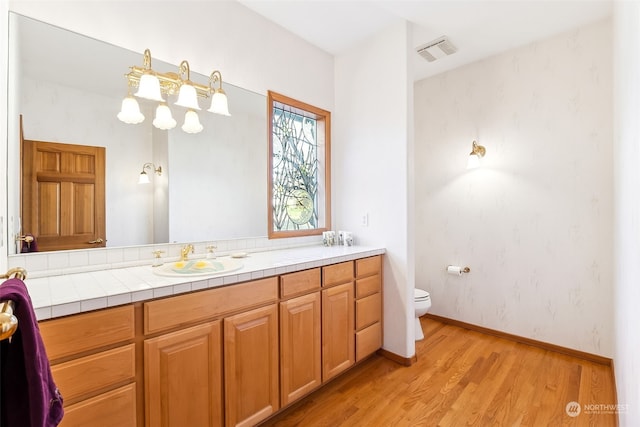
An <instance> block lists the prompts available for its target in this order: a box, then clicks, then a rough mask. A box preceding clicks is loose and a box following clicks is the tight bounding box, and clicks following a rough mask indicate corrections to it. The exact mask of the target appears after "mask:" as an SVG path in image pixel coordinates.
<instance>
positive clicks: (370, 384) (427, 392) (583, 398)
mask: <svg viewBox="0 0 640 427" xmlns="http://www.w3.org/2000/svg"><path fill="white" fill-rule="evenodd" d="M422 325H423V330H424V334H425V339H424V340H422V341H418V342H416V354H417V357H418V361H417V362H416V363H414V364H413V365H412V366H410V367H404V366H400V365H398V364H397V363H394V362H392V361H390V360H388V359H386V358H384V357H381V356H378V355H375V356H373V357H371V358H370V359H368V360H366V361H365V362H363V363H361V364H360V365H358V366H356V367H354V368H353V369H351V370H350V371H349V372H347V373H345V374H343V375H341V376H340V377H338V378H337V379H335V380H333V381H332V382H330V383H329V384H327V385H325V386H324V387H323V388H322V389H320V390H317V391H316V392H314V393H312V394H311V395H309V396H307V397H306V398H304V399H302V400H301V401H299V402H297V403H295V404H294V405H293V406H291V407H289V408H288V409H286V410H285V411H284V412H282V413H280V414H278V415H276V416H275V417H274V418H272V419H269V420H267V421H266V422H264V423H263V424H262V426H264V427H266V426H304V427H309V426H327V427H336V426H367V427H369V426H385V427H386V426H412V427H413V426H463V425H464V426H565V425H566V426H591V425H593V426H598V427H600V426H605V427H606V426H616V425H617V418H616V415H615V414H613V413H607V411H606V410H605V409H602V408H603V407H602V406H600V407H597V406H594V405H607V404H608V405H613V404H615V403H616V402H615V400H614V397H615V393H614V383H613V375H612V371H611V368H610V367H609V366H605V365H601V364H598V363H594V362H589V361H585V360H583V359H578V358H575V357H570V356H566V355H563V354H559V353H555V352H551V351H547V350H543V349H540V348H537V347H533V346H529V345H526V344H519V343H516V342H513V341H510V340H506V339H503V338H497V337H494V336H490V335H486V334H482V333H480V332H475V331H470V330H467V329H463V328H460V327H458V326H453V325H449V324H445V323H441V322H439V321H437V320H433V319H426V318H422ZM572 401H575V402H578V403H579V404H580V410H581V413H579V414H578V415H577V416H575V417H570V416H569V415H568V414H567V411H566V407H567V404H568V403H569V402H572ZM585 405H586V406H585ZM583 408H584V409H583ZM574 414H575V413H574Z"/></svg>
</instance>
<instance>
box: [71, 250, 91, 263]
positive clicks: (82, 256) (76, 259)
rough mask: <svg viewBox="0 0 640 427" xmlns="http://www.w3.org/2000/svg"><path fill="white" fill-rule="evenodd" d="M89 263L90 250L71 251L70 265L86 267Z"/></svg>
mask: <svg viewBox="0 0 640 427" xmlns="http://www.w3.org/2000/svg"><path fill="white" fill-rule="evenodd" d="M87 265H89V254H88V251H70V252H69V267H86V266H87Z"/></svg>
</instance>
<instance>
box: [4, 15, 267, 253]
mask: <svg viewBox="0 0 640 427" xmlns="http://www.w3.org/2000/svg"><path fill="white" fill-rule="evenodd" d="M9 30H10V35H9V41H10V48H9V105H8V114H9V119H8V123H9V128H8V135H9V141H8V159H9V164H8V174H9V175H8V182H9V189H8V210H9V212H8V218H9V232H10V235H11V236H13V235H18V234H25V233H28V232H29V230H24V229H22V227H21V222H20V211H21V210H20V193H21V191H20V176H21V173H20V121H19V120H20V119H19V118H20V116H22V121H23V124H22V126H23V131H24V139H26V140H36V141H47V142H56V143H65V144H79V145H88V146H99V147H105V152H106V161H105V183H106V184H105V205H106V241H107V247H116V246H133V245H147V244H158V243H169V242H193V241H215V240H226V239H234V238H249V237H258V236H264V235H266V230H267V215H266V214H265V206H266V205H267V194H266V193H267V189H266V182H265V177H266V173H267V172H266V170H267V162H266V159H267V135H266V132H267V123H266V122H267V117H266V98H265V96H263V95H259V94H256V93H253V92H250V91H247V90H244V89H242V88H239V87H235V86H233V85H230V84H228V83H226V81H225V83H224V89H225V91H226V93H227V96H228V100H229V111H230V113H231V117H225V116H220V115H216V114H212V113H208V112H206V108H207V107H208V105H207V107H205V106H204V105H205V102H203V103H202V104H201V106H202V107H203V110H202V111H201V112H200V114H199V115H200V121H201V123H202V125H203V126H204V130H203V131H202V132H201V133H199V134H187V133H185V132H183V131H182V130H181V129H180V125H181V124H182V120H183V117H184V114H185V111H186V110H185V109H180V108H179V107H178V108H173V107H172V112H173V114H174V118H175V119H176V120H177V121H178V126H176V128H174V129H172V130H169V131H162V130H158V129H156V128H154V127H153V126H152V120H153V115H154V111H155V104H152V103H148V104H145V102H139V104H140V107H141V110H142V113H143V114H144V115H145V117H146V118H145V121H144V122H143V123H141V124H136V125H133V124H125V123H123V122H121V121H120V120H118V119H117V117H116V115H117V113H118V112H119V110H120V105H121V102H122V99H123V98H124V96H125V95H127V81H126V79H125V77H124V75H125V74H126V73H127V72H128V71H129V67H130V66H132V65H138V66H142V61H143V53H142V52H132V51H129V50H127V49H123V48H120V47H117V46H114V45H111V44H108V43H105V42H102V41H99V40H95V39H92V38H89V37H85V36H83V35H79V34H77V33H73V32H70V31H67V30H64V29H61V28H58V27H55V26H52V25H49V24H47V23H43V22H40V21H37V20H34V19H31V18H27V17H25V16H21V15H19V14H16V13H10V28H9ZM149 49H150V50H151V53H152V54H153V46H149ZM183 59H186V60H188V59H189V58H176V59H175V61H176V64H177V63H179V62H180V61H182V60H183ZM212 60H213V59H212ZM153 69H154V70H158V71H162V72H167V71H177V69H178V66H177V65H175V64H167V63H162V62H161V61H158V60H156V59H153ZM198 71H200V70H198ZM202 71H203V72H206V73H210V72H211V71H212V70H202ZM220 71H221V72H222V76H223V79H224V78H225V77H228V76H225V73H224V70H220ZM191 80H192V81H194V82H198V83H201V84H205V85H206V84H207V81H208V75H207V76H205V75H201V74H198V73H197V72H194V70H191ZM174 101H175V100H173V99H170V101H169V104H170V106H171V103H172V102H174ZM149 162H151V163H153V164H154V165H156V166H161V167H162V175H156V174H153V173H150V174H149V175H150V177H151V183H150V184H147V185H142V184H139V183H138V176H139V174H140V172H141V171H142V168H143V165H144V164H145V163H149ZM147 172H149V171H148V170H147ZM9 253H10V254H14V253H16V247H15V246H12V245H10V250H9Z"/></svg>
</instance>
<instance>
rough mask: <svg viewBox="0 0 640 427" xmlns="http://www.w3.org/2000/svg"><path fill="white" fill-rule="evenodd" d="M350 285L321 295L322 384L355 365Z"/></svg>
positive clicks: (329, 289) (341, 286) (351, 290)
mask: <svg viewBox="0 0 640 427" xmlns="http://www.w3.org/2000/svg"><path fill="white" fill-rule="evenodd" d="M353 293H354V292H353V282H349V283H345V284H344V285H339V286H334V287H332V288H328V289H325V290H323V291H322V359H323V366H322V380H323V381H326V380H328V379H330V378H333V377H334V376H336V375H338V374H339V373H340V372H342V371H344V370H345V369H347V368H348V367H350V366H351V365H353V364H354V362H355V344H354V342H355V335H354V332H355V331H354V323H355V319H354V317H355V316H354V308H353V304H354V303H353Z"/></svg>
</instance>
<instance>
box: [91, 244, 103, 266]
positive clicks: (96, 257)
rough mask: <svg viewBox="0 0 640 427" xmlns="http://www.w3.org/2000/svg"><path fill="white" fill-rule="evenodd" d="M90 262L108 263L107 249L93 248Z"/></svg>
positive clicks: (93, 263) (97, 263) (94, 263)
mask: <svg viewBox="0 0 640 427" xmlns="http://www.w3.org/2000/svg"><path fill="white" fill-rule="evenodd" d="M89 264H91V265H101V264H107V251H106V249H97V248H96V249H92V250H91V251H89Z"/></svg>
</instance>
